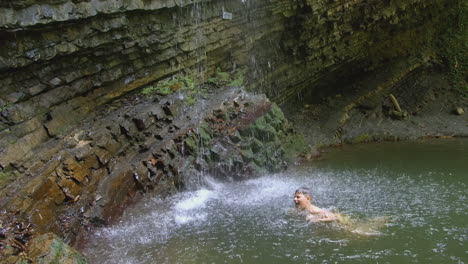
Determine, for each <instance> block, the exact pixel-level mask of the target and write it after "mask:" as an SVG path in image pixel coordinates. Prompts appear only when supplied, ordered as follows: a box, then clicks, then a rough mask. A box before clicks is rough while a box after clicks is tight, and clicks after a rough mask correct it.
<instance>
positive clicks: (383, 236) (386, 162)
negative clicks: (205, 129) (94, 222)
mask: <svg viewBox="0 0 468 264" xmlns="http://www.w3.org/2000/svg"><path fill="white" fill-rule="evenodd" d="M441 142H443V141H441ZM452 142H453V141H452ZM414 144H416V145H417V147H415V146H414ZM460 146H462V147H460ZM435 149H436V150H435ZM444 151H445V152H444ZM382 152H383V153H382ZM448 152H450V154H448ZM411 153H412V154H411ZM431 153H433V154H431ZM443 153H446V154H445V155H442V154H443ZM467 153H468V141H466V140H456V141H455V142H454V143H450V142H443V144H440V143H438V144H436V146H435V145H434V143H432V142H428V143H421V142H416V143H415V142H406V143H397V144H375V145H373V144H368V145H359V146H352V147H346V148H343V149H340V150H334V151H332V152H330V153H328V154H327V155H326V159H325V160H323V161H321V162H318V163H317V162H316V163H314V165H313V166H304V167H297V168H293V169H291V170H289V171H288V172H286V173H283V174H277V175H269V176H264V177H261V178H258V179H253V180H248V181H244V182H235V183H223V182H217V181H214V180H213V179H209V178H207V179H206V184H205V187H203V188H201V189H200V190H198V191H193V192H186V193H179V194H177V195H174V196H172V197H170V198H168V199H164V200H162V199H159V198H151V197H147V198H146V199H145V200H144V201H142V202H141V203H139V204H137V205H136V206H135V207H133V208H130V209H129V210H128V211H127V212H126V214H125V215H124V217H123V218H122V220H121V222H120V223H119V224H116V225H114V226H112V227H108V228H103V229H100V230H98V231H97V232H96V233H95V234H94V236H93V237H92V239H91V242H90V244H89V245H88V246H87V247H86V249H85V254H86V255H87V256H88V257H89V259H90V260H91V262H92V263H310V262H323V263H334V262H339V263H342V262H345V263H362V262H365V263H367V262H369V263H376V262H382V263H386V262H389V263H395V262H402V263H410V262H422V263H462V261H464V259H466V257H467V252H466V241H467V224H466V219H467V212H468V211H467V203H466V197H467V191H466V184H467V178H466V175H464V174H465V173H466V172H467V171H468V162H466V161H467V160H466V159H467V158H466V157H468V155H467ZM448 156H450V160H446V161H445V163H444V160H445V159H446V157H448ZM378 157H381V158H382V160H380V159H379V160H378V161H377V159H378ZM458 158H460V159H465V162H458V161H457V159H458ZM398 159H404V160H405V161H404V162H403V161H401V162H400V163H399V162H398ZM408 159H411V160H412V161H413V162H409V161H408ZM438 162H439V165H440V166H442V168H440V166H439V167H438V166H437V165H436V164H437V163H438ZM401 164H407V165H401ZM411 164H415V165H414V166H413V165H411ZM304 185H305V186H309V187H310V188H311V189H312V192H313V193H312V195H313V199H314V201H315V203H316V204H317V205H318V206H319V207H324V208H327V209H330V210H334V211H337V212H340V213H342V214H343V215H345V217H347V218H348V219H349V223H348V224H347V225H343V224H326V223H314V224H312V223H308V222H307V221H305V216H304V215H303V214H301V213H297V212H295V209H292V208H293V207H294V206H293V202H292V199H293V197H292V196H293V193H294V190H295V189H296V188H298V187H300V186H304ZM291 211H292V212H293V213H291ZM347 227H350V228H347Z"/></svg>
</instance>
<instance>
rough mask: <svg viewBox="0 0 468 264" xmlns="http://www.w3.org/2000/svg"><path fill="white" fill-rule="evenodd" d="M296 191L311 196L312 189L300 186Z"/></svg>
mask: <svg viewBox="0 0 468 264" xmlns="http://www.w3.org/2000/svg"><path fill="white" fill-rule="evenodd" d="M296 193H302V194H303V195H304V196H311V195H310V189H309V188H307V187H300V188H299V189H297V190H296Z"/></svg>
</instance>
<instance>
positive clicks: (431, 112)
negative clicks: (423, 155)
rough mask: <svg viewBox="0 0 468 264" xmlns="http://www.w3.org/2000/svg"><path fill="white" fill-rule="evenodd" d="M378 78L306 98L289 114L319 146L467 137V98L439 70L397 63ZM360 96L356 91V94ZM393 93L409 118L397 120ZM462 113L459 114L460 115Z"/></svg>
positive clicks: (316, 145)
mask: <svg viewBox="0 0 468 264" xmlns="http://www.w3.org/2000/svg"><path fill="white" fill-rule="evenodd" d="M377 72H378V73H377V74H372V75H368V76H366V77H364V78H362V79H360V80H358V81H356V82H351V83H348V84H345V85H342V86H336V84H332V86H333V85H335V86H334V88H332V89H331V90H333V92H332V93H331V94H329V95H327V96H325V97H324V98H322V99H321V100H314V98H313V97H311V96H307V95H304V97H303V98H302V100H301V103H302V104H297V107H291V108H289V110H288V111H286V112H285V114H286V116H287V118H288V119H289V120H290V121H291V122H292V123H293V124H294V126H295V128H296V129H297V131H298V132H300V133H302V134H303V135H304V137H305V138H306V141H307V142H308V143H309V144H311V145H312V146H315V147H316V148H323V147H326V146H331V145H340V144H356V143H365V142H373V141H399V140H412V139H419V138H448V137H468V115H466V114H464V113H462V112H463V111H466V109H468V98H467V97H466V96H464V94H463V92H462V91H460V90H458V89H456V88H454V87H452V85H451V84H450V82H449V80H450V76H449V75H448V73H447V72H446V71H445V70H443V69H440V68H439V67H438V66H434V65H430V64H428V63H426V64H420V63H414V64H413V66H411V65H410V66H408V64H407V62H406V63H401V62H397V63H394V64H389V65H387V66H386V68H385V69H382V70H381V71H377ZM357 89H358V90H359V92H356V90H357ZM389 95H393V96H394V97H395V98H396V99H397V100H398V102H399V105H400V107H401V108H402V110H401V111H402V112H404V113H406V116H405V117H403V116H395V115H394V111H396V109H395V106H394V104H393V103H392V100H391V98H390V96H389ZM457 109H458V111H461V112H460V113H458V112H457Z"/></svg>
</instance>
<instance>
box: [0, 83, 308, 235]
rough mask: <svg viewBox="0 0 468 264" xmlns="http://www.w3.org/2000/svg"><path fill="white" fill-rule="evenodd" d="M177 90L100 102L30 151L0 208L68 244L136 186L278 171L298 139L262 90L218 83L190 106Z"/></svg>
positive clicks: (115, 209)
mask: <svg viewBox="0 0 468 264" xmlns="http://www.w3.org/2000/svg"><path fill="white" fill-rule="evenodd" d="M182 98H183V96H181V94H178V93H176V94H172V95H168V96H163V97H161V96H157V95H156V96H150V97H148V96H145V95H141V94H139V95H134V96H131V97H127V98H122V99H120V100H119V101H116V102H114V103H112V104H109V105H106V107H104V108H102V109H101V110H100V111H98V112H96V115H95V116H92V117H88V118H86V119H85V120H84V121H83V122H82V123H81V124H80V125H78V127H77V128H75V129H73V130H72V131H70V132H69V133H67V134H63V137H62V138H61V139H56V140H54V141H50V142H48V144H47V146H44V147H42V148H37V149H35V150H34V151H33V153H32V154H33V155H34V156H35V157H38V158H36V159H33V160H30V161H28V162H27V163H23V164H22V166H23V169H24V172H23V175H24V176H23V177H19V178H18V179H17V180H16V181H14V182H13V183H11V184H10V185H8V188H4V189H3V190H2V201H1V202H2V204H1V206H2V207H3V208H5V209H7V211H8V212H15V213H16V214H18V215H20V216H21V217H23V218H25V219H27V220H28V222H29V223H31V224H34V226H35V230H36V232H37V233H44V232H54V233H55V234H57V235H59V236H60V237H62V238H64V240H65V241H66V242H70V241H74V240H75V238H76V236H77V235H78V233H79V232H80V229H81V228H85V229H87V228H93V227H95V226H100V225H103V224H107V223H110V222H112V221H113V220H114V219H116V217H118V216H119V215H120V214H121V213H122V211H123V210H124V209H125V207H126V206H127V205H128V204H129V203H131V202H133V201H135V200H136V199H138V197H140V196H141V195H142V194H143V193H146V192H151V193H155V194H159V195H162V196H164V195H167V194H170V193H173V192H176V191H180V190H185V189H189V188H196V187H197V185H196V183H197V182H198V177H200V175H203V174H211V175H213V176H215V177H221V178H223V179H231V180H241V179H244V178H247V177H252V176H255V175H258V174H261V173H265V172H278V171H281V170H283V169H284V168H285V167H286V165H287V161H288V158H290V157H291V155H290V154H291V151H289V149H288V148H287V147H284V145H287V142H289V141H298V142H299V141H300V140H301V138H300V137H299V136H297V135H296V134H295V133H294V131H293V130H292V128H291V126H290V125H289V123H288V121H287V120H286V119H285V117H284V115H283V114H282V112H281V110H280V109H279V107H278V106H277V105H276V104H274V103H273V104H272V103H271V102H270V101H269V100H268V99H267V98H266V97H265V96H260V95H252V94H247V93H245V92H243V91H242V90H240V89H223V90H219V91H213V92H211V94H210V96H209V99H202V98H199V99H198V100H199V101H198V102H197V104H196V105H193V106H189V105H188V104H187V103H186V102H185V101H184V99H182ZM302 145H305V144H302ZM294 151H296V152H297V151H300V150H294ZM288 155H289V156H288Z"/></svg>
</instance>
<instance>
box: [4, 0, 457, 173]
mask: <svg viewBox="0 0 468 264" xmlns="http://www.w3.org/2000/svg"><path fill="white" fill-rule="evenodd" d="M451 2H452V1H444V0H431V1H427V0H410V1H396V0H392V1H390V0H389V1H377V0H374V1H362V0H343V1H328V0H326V1H325V0H308V1H291V0H274V1H263V0H259V1H182V0H181V1H168V0H167V1H162V0H151V1H126V0H120V1H110V0H101V1H98V0H93V1H78V0H73V1H70V0H54V1H53V0H50V1H28V0H24V1H19V0H16V1H8V2H7V1H2V2H1V3H0V14H2V15H1V16H0V38H1V40H2V47H3V48H2V49H1V50H0V109H1V118H0V166H1V168H11V167H13V168H15V169H19V168H21V166H22V163H23V162H22V161H24V160H26V159H28V158H30V157H29V156H28V155H29V153H31V152H30V151H31V150H32V149H34V148H35V147H37V146H39V145H40V144H42V143H44V142H46V141H48V140H50V139H51V138H57V137H59V135H60V134H61V133H63V132H65V131H69V130H70V129H71V128H72V127H74V126H75V124H76V123H77V122H79V121H80V120H82V119H83V118H84V117H85V116H87V115H89V114H90V113H92V112H93V111H94V110H95V109H96V107H97V106H99V105H102V104H104V103H107V102H109V101H111V100H113V99H114V98H116V97H119V96H121V95H123V94H126V93H128V92H129V91H132V90H135V89H137V88H140V87H142V86H145V85H147V84H150V83H152V82H155V81H158V80H160V79H162V78H164V77H167V76H170V75H172V74H174V73H176V72H180V71H192V72H194V73H193V74H195V75H197V76H198V77H199V78H201V79H203V78H207V77H208V75H209V74H210V73H212V72H214V71H216V68H217V67H222V68H224V69H232V68H234V67H237V66H241V65H247V66H249V67H250V70H249V77H250V80H251V81H250V82H249V87H250V89H251V90H255V91H258V92H265V93H267V95H268V96H269V97H270V98H273V99H274V100H276V101H277V102H280V103H282V102H286V101H287V100H289V99H291V98H294V97H296V96H297V95H298V94H301V93H303V92H304V91H309V92H312V93H316V92H320V91H316V90H314V89H313V87H314V84H315V83H317V82H320V81H321V80H324V79H327V78H334V77H336V76H339V77H340V78H341V77H342V76H345V77H347V76H352V75H353V72H355V71H361V70H367V69H371V68H372V67H374V66H375V65H376V64H381V63H382V62H385V61H386V60H388V59H392V58H395V57H404V56H408V55H409V54H413V53H419V51H420V50H421V49H420V47H421V45H422V44H424V43H426V42H427V41H429V39H430V38H431V37H433V36H434V34H436V33H437V31H438V30H440V28H442V27H443V26H444V25H445V24H446V21H447V16H448V15H449V12H448V10H450V8H451V5H453V4H454V3H451ZM223 12H229V13H232V19H223V15H222V14H223Z"/></svg>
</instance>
